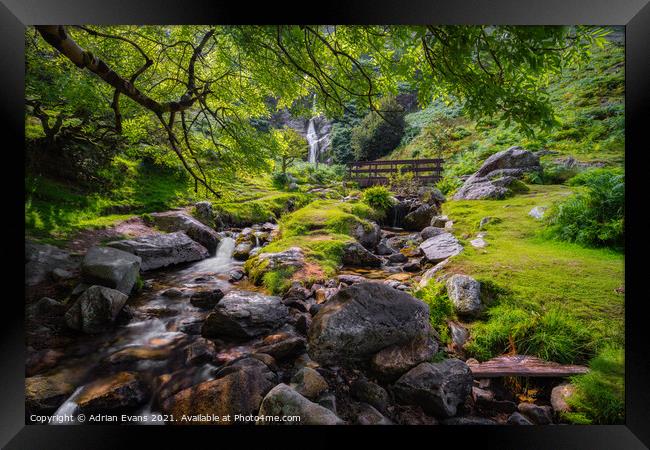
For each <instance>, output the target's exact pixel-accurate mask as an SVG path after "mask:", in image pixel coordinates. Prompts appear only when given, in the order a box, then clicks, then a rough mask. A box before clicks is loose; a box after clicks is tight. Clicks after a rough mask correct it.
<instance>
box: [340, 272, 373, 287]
mask: <svg viewBox="0 0 650 450" xmlns="http://www.w3.org/2000/svg"><path fill="white" fill-rule="evenodd" d="M336 279H337V280H338V281H339V282H340V283H343V284H345V285H348V286H349V285H351V284H356V283H367V282H368V281H370V280H368V279H367V278H364V277H362V276H359V275H347V274H341V275H337V276H336Z"/></svg>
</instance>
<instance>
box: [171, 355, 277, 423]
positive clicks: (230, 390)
mask: <svg viewBox="0 0 650 450" xmlns="http://www.w3.org/2000/svg"><path fill="white" fill-rule="evenodd" d="M247 359H249V360H250V359H252V358H247ZM258 362H259V364H258V365H253V364H250V365H245V364H244V365H240V366H237V367H235V368H233V369H232V370H231V371H229V372H227V373H225V374H224V375H223V376H222V377H220V378H217V379H216V380H210V381H205V382H203V383H200V384H198V385H195V386H192V387H189V388H187V389H184V390H182V391H180V392H178V393H177V394H175V395H173V396H171V397H169V398H167V399H166V400H165V401H164V402H163V403H162V409H163V412H164V413H166V414H173V415H174V416H175V417H182V416H183V415H184V414H185V415H188V416H201V415H203V416H204V417H205V418H204V419H203V420H201V421H200V422H192V423H203V424H212V425H231V424H233V422H234V418H233V417H234V415H235V414H241V415H250V414H256V413H257V411H258V409H259V407H260V403H261V402H262V399H263V398H264V395H266V394H267V393H268V392H269V391H270V390H271V388H272V387H273V384H274V383H275V379H276V376H275V374H273V372H271V371H270V370H269V369H268V367H267V366H266V365H265V364H263V363H262V362H260V361H258ZM227 415H230V421H224V420H219V421H216V420H214V419H215V417H219V418H223V417H224V416H227Z"/></svg>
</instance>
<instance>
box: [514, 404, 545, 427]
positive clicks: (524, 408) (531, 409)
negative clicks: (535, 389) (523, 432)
mask: <svg viewBox="0 0 650 450" xmlns="http://www.w3.org/2000/svg"><path fill="white" fill-rule="evenodd" d="M517 409H518V410H519V412H520V413H522V414H523V415H525V416H526V417H527V418H528V419H530V420H532V421H533V422H534V423H536V424H537V425H549V424H551V423H553V408H552V407H550V406H539V405H535V404H533V403H519V405H518V406H517Z"/></svg>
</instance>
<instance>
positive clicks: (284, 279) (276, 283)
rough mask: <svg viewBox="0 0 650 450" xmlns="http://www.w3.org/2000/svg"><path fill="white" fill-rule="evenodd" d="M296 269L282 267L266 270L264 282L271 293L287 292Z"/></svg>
mask: <svg viewBox="0 0 650 450" xmlns="http://www.w3.org/2000/svg"><path fill="white" fill-rule="evenodd" d="M294 272H295V270H290V269H286V268H285V269H280V270H271V271H269V272H266V273H265V274H264V276H263V277H262V284H264V287H266V288H267V289H268V290H269V291H270V292H271V294H273V295H279V294H283V293H285V292H286V291H287V290H288V289H289V288H290V287H291V276H292V275H293V274H294Z"/></svg>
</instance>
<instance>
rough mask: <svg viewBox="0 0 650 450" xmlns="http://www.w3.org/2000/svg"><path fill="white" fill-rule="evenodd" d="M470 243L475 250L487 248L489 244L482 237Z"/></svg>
mask: <svg viewBox="0 0 650 450" xmlns="http://www.w3.org/2000/svg"><path fill="white" fill-rule="evenodd" d="M469 243H470V244H471V245H472V247H474V248H485V247H487V245H488V243H487V242H486V241H485V239H483V238H482V237H477V238H475V239H472V240H471V241H469Z"/></svg>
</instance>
